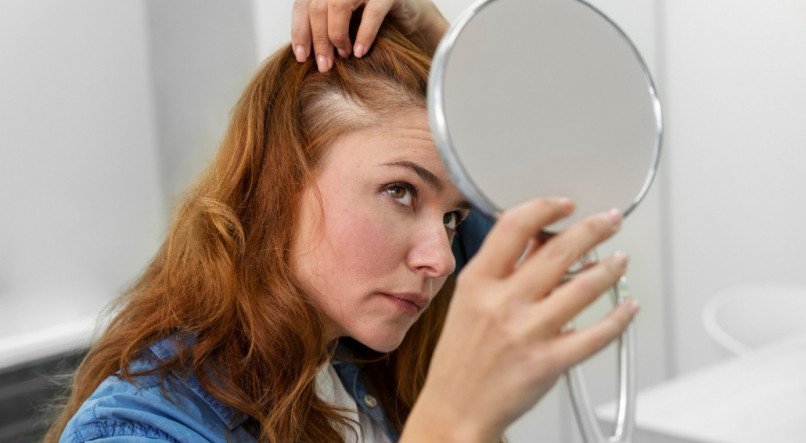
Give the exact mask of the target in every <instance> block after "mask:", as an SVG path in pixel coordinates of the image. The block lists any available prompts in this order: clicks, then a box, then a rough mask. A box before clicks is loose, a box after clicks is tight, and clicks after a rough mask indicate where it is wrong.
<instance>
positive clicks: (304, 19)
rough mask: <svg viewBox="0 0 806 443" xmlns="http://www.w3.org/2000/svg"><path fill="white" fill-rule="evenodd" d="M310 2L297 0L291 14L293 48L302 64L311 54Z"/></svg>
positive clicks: (308, 0)
mask: <svg viewBox="0 0 806 443" xmlns="http://www.w3.org/2000/svg"><path fill="white" fill-rule="evenodd" d="M309 3H310V0H296V1H294V6H293V9H292V13H291V48H292V49H293V50H294V57H296V58H297V61H298V62H300V63H302V62H304V61H305V60H307V59H308V56H309V55H310V52H311V23H310V19H309V18H308V5H309Z"/></svg>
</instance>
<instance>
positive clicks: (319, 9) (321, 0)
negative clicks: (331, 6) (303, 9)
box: [308, 0, 327, 14]
mask: <svg viewBox="0 0 806 443" xmlns="http://www.w3.org/2000/svg"><path fill="white" fill-rule="evenodd" d="M308 10H309V11H311V14H326V13H327V0H311V3H310V4H309V5H308Z"/></svg>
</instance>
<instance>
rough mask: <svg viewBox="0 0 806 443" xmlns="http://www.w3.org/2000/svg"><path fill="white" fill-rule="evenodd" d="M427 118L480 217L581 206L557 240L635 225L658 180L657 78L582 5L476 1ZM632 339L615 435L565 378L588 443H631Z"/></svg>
mask: <svg viewBox="0 0 806 443" xmlns="http://www.w3.org/2000/svg"><path fill="white" fill-rule="evenodd" d="M428 112H429V119H430V124H431V129H432V132H433V135H434V141H435V143H436V145H437V148H438V150H439V153H440V156H441V157H442V159H443V162H444V163H445V165H446V167H447V168H448V171H449V173H450V174H451V177H452V179H453V180H454V182H455V183H456V184H457V185H458V186H459V188H460V189H461V190H462V192H463V193H465V195H466V196H467V198H468V199H469V200H470V201H471V202H472V203H473V204H474V205H475V206H476V208H477V209H479V210H481V211H482V212H484V213H486V214H488V215H490V216H495V215H496V214H499V213H500V212H502V211H504V210H506V209H509V208H511V207H514V206H516V205H518V204H519V203H522V202H525V201H528V200H532V199H534V198H535V197H538V196H559V195H562V196H567V197H569V198H571V199H572V200H573V201H574V202H575V204H576V207H577V210H576V212H575V214H574V215H573V216H571V217H569V218H567V219H564V220H562V221H561V222H558V223H555V224H553V225H551V226H549V227H548V229H547V230H548V231H551V232H557V231H559V230H562V229H563V228H565V227H567V226H568V225H569V224H572V223H574V222H575V221H578V220H579V219H581V218H584V217H586V216H589V215H592V214H594V213H597V212H602V211H605V210H607V209H610V208H614V207H615V208H619V209H620V210H621V211H622V213H623V214H624V215H625V216H627V215H628V214H629V213H630V212H632V210H633V209H634V208H635V207H636V205H637V204H638V203H639V202H640V201H641V199H642V198H643V197H644V195H645V194H646V192H647V190H648V189H649V186H650V185H651V183H652V180H653V178H654V176H655V171H656V170H657V165H658V160H659V156H660V142H661V134H662V119H661V109H660V103H659V101H658V98H657V95H656V93H655V87H654V85H653V82H652V79H651V77H650V74H649V71H648V69H647V67H646V65H645V64H644V62H643V60H642V58H641V56H640V54H639V53H638V51H637V50H636V48H635V46H634V45H633V44H632V43H631V42H630V40H629V39H628V38H627V36H626V35H625V34H624V33H623V32H622V31H621V29H620V28H619V27H618V26H617V25H616V24H615V23H613V22H612V21H611V20H610V19H608V18H607V17H606V16H605V15H604V14H602V13H601V12H600V11H598V10H597V9H595V8H594V7H593V6H591V5H589V4H587V3H585V2H584V1H581V0H480V1H477V2H476V3H475V4H473V5H472V6H471V7H470V8H468V9H467V10H466V11H465V12H464V13H463V14H462V15H461V16H460V17H459V19H457V21H456V22H455V23H453V25H452V26H451V28H450V29H449V30H448V32H447V34H446V35H445V37H444V38H443V40H442V42H441V43H440V45H439V47H438V48H437V52H436V54H435V56H434V61H433V65H432V72H431V76H430V83H429V87H428ZM622 291H623V288H622ZM613 292H614V297H615V298H614V301H615V302H619V301H620V298H622V295H623V294H619V288H614V291H613ZM633 334H634V331H633V326H630V328H629V329H628V330H627V331H626V332H625V333H624V335H623V336H622V338H621V340H620V343H619V407H618V416H617V420H616V422H617V423H616V429H615V432H614V434H613V435H612V436H608V437H605V436H604V435H603V434H602V432H601V430H600V429H599V427H598V425H597V423H596V418H595V415H594V413H593V410H592V408H591V406H590V402H589V400H588V396H587V392H586V390H585V387H584V383H583V379H582V376H581V373H580V372H579V369H578V368H573V369H572V370H570V371H569V373H568V374H567V375H568V376H567V379H568V383H569V388H570V390H571V397H572V400H573V404H574V408H575V412H576V413H577V419H578V422H579V425H580V430H581V432H582V434H583V437H584V438H585V441H586V442H589V443H593V442H597V443H598V442H605V441H610V442H626V441H629V440H630V439H631V434H632V427H633V421H634V399H635V393H634V368H633V339H632V335H633Z"/></svg>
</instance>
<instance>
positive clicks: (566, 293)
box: [532, 252, 627, 334]
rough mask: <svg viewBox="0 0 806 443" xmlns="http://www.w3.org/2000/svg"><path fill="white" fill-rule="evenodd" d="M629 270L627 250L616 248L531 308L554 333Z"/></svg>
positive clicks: (547, 331) (542, 325)
mask: <svg viewBox="0 0 806 443" xmlns="http://www.w3.org/2000/svg"><path fill="white" fill-rule="evenodd" d="M626 270H627V254H625V253H623V252H616V253H614V254H613V255H611V256H609V257H608V258H606V259H605V260H603V261H602V262H600V263H598V264H596V265H595V266H592V267H590V268H588V269H587V270H585V271H584V272H581V273H580V274H578V275H576V276H575V277H574V278H573V279H571V281H569V282H568V283H566V284H564V285H562V286H560V287H559V288H557V289H555V290H554V292H552V294H551V296H549V297H546V298H544V299H543V300H541V301H540V302H539V303H538V304H536V305H534V307H533V308H532V309H533V310H534V311H535V316H539V317H542V319H541V320H542V321H541V322H540V323H541V327H542V328H543V329H544V331H543V333H544V334H545V333H548V334H553V333H555V332H556V331H559V330H560V329H561V328H562V327H563V326H565V325H566V324H568V322H569V321H571V320H572V319H573V318H574V317H576V316H577V315H578V314H579V313H580V312H582V310H583V309H585V308H586V307H587V306H588V305H590V304H591V303H593V302H594V300H596V299H597V298H599V296H600V295H601V294H602V293H604V292H605V291H606V290H607V289H608V288H610V287H612V286H613V285H615V284H616V283H617V282H618V280H619V279H620V278H621V276H622V275H624V272H625V271H626Z"/></svg>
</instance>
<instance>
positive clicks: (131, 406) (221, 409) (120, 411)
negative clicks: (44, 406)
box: [61, 346, 254, 443]
mask: <svg viewBox="0 0 806 443" xmlns="http://www.w3.org/2000/svg"><path fill="white" fill-rule="evenodd" d="M151 349H152V351H153V346H152V348H151ZM157 351H159V350H158V349H157ZM158 361H159V357H158V356H156V355H155V354H153V352H152V358H151V359H145V361H144V360H140V361H138V362H136V363H135V364H134V365H133V366H134V367H135V368H137V369H144V368H147V366H148V365H149V364H151V365H153V364H154V362H158ZM247 418H248V417H246V416H243V415H241V414H239V413H237V412H236V411H233V410H232V409H230V408H227V407H226V406H225V405H222V404H221V403H219V402H218V401H216V400H215V399H214V398H213V397H212V396H210V395H209V393H207V392H206V391H204V389H203V388H202V387H201V383H200V382H199V381H198V380H197V379H196V378H195V377H193V376H190V377H180V376H179V375H178V374H175V373H169V374H168V375H167V376H166V377H164V378H161V377H159V376H157V375H147V376H138V377H135V379H134V380H133V381H128V380H124V379H122V378H120V377H118V376H116V375H112V376H110V377H108V378H107V379H106V380H104V382H103V383H101V384H100V385H99V386H98V388H97V389H96V390H95V392H94V393H93V394H92V395H91V396H90V397H89V398H88V399H87V400H86V401H85V402H84V403H83V404H82V405H81V407H80V408H79V410H78V411H77V412H76V414H75V415H74V416H73V418H72V419H71V420H70V422H69V423H68V424H67V427H66V428H65V430H64V432H63V434H62V438H61V441H62V442H70V443H73V442H86V441H93V440H99V441H105V442H112V441H117V442H127V441H142V440H145V439H150V440H157V441H169V442H186V441H249V440H254V438H252V437H251V436H250V435H249V434H248V433H247V432H246V429H245V428H244V426H243V424H244V422H246V421H247Z"/></svg>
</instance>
